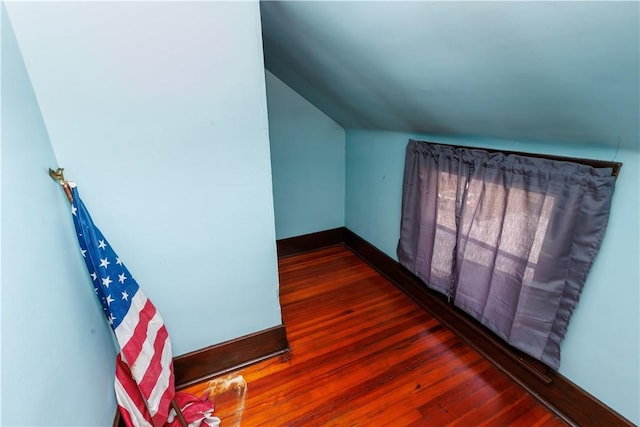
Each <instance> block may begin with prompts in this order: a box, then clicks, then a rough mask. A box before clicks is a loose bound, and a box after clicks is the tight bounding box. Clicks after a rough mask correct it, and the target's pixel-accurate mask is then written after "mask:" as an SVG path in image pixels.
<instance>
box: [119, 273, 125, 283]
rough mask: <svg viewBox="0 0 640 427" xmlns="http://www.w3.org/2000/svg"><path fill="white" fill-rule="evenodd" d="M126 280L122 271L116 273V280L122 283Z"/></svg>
mask: <svg viewBox="0 0 640 427" xmlns="http://www.w3.org/2000/svg"><path fill="white" fill-rule="evenodd" d="M125 280H127V276H125V275H124V273H122V274H118V282H120V283H123V284H124V281H125Z"/></svg>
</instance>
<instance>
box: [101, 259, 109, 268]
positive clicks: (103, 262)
mask: <svg viewBox="0 0 640 427" xmlns="http://www.w3.org/2000/svg"><path fill="white" fill-rule="evenodd" d="M109 264H111V263H110V262H109V258H105V259H102V258H100V267H104V268H109Z"/></svg>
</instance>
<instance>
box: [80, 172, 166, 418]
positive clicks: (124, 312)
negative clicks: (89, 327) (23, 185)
mask: <svg viewBox="0 0 640 427" xmlns="http://www.w3.org/2000/svg"><path fill="white" fill-rule="evenodd" d="M71 187H72V194H73V202H72V205H71V213H72V215H73V223H74V225H75V229H76V234H77V237H78V242H79V243H80V250H81V251H82V257H83V258H84V261H85V263H86V264H87V269H88V270H89V275H90V276H91V280H92V282H93V289H94V291H95V293H96V296H97V298H98V300H99V301H100V304H101V305H102V310H103V311H104V315H105V317H106V318H107V322H109V325H111V328H112V329H113V331H114V333H115V336H116V339H117V341H118V345H119V346H120V352H119V354H118V356H117V357H116V374H115V390H116V400H117V401H118V406H119V407H120V414H121V416H122V418H123V420H124V421H125V423H126V424H127V426H145V427H146V426H162V425H164V424H165V423H166V422H167V418H168V417H169V411H170V405H171V400H172V399H173V397H174V395H175V389H174V377H173V360H172V355H171V342H170V341H169V335H168V333H167V329H166V328H165V326H164V322H163V321H162V318H161V317H160V314H159V313H158V312H157V310H156V308H155V307H154V306H153V304H151V301H150V300H149V299H148V298H147V297H146V295H145V294H144V293H143V292H142V290H141V289H140V287H139V286H138V284H137V283H136V281H135V280H134V279H133V277H132V276H131V273H130V272H129V270H127V268H126V267H125V265H124V264H123V263H122V260H121V259H120V258H119V257H118V255H117V254H116V253H115V251H114V250H113V248H112V247H111V245H109V242H108V241H107V239H105V238H104V235H103V234H102V233H101V232H100V230H98V228H97V227H96V226H95V225H94V224H93V221H92V220H91V216H90V215H89V212H88V211H87V209H86V208H85V206H84V203H82V200H81V199H80V196H79V195H78V189H77V188H76V187H75V185H71Z"/></svg>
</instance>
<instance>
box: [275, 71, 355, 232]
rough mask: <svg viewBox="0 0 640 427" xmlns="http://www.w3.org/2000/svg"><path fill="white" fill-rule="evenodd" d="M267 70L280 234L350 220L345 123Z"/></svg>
mask: <svg viewBox="0 0 640 427" xmlns="http://www.w3.org/2000/svg"><path fill="white" fill-rule="evenodd" d="M265 74H266V81H267V105H268V109H269V137H270V140H271V169H272V177H273V199H274V200H273V203H274V207H275V217H276V237H277V238H278V239H283V238H286V237H292V236H299V235H302V234H307V233H313V232H315V231H322V230H328V229H331V228H336V227H342V226H344V188H345V187H344V174H345V163H344V148H345V147H344V144H345V135H344V129H342V127H341V126H340V125H338V124H337V123H336V122H334V121H333V120H332V119H330V118H329V117H327V116H326V115H325V114H324V113H323V112H321V111H320V110H318V109H317V108H316V107H315V106H313V105H312V104H311V103H309V102H308V101H307V100H306V99H304V98H303V97H301V96H300V95H298V93H296V92H294V91H293V90H292V89H291V88H289V87H288V86H287V85H285V84H284V83H282V82H281V81H280V80H279V79H278V78H277V77H276V76H274V75H273V74H271V73H270V72H269V71H266V70H265Z"/></svg>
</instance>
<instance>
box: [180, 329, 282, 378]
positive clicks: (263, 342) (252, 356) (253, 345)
mask: <svg viewBox="0 0 640 427" xmlns="http://www.w3.org/2000/svg"><path fill="white" fill-rule="evenodd" d="M287 351H289V342H288V341H287V334H286V331H285V327H284V325H278V326H275V327H273V328H269V329H265V330H263V331H259V332H256V333H253V334H250V335H245V336H243V337H240V338H236V339H233V340H230V341H226V342H223V343H220V344H216V345H212V346H210V347H207V348H203V349H201V350H196V351H193V352H191V353H187V354H183V355H182V356H178V357H175V358H174V359H173V369H174V372H175V376H176V380H175V383H176V389H177V390H180V389H183V388H186V387H189V386H191V385H193V384H196V383H199V382H202V381H206V380H208V379H210V378H213V377H216V376H218V375H222V374H224V373H227V372H230V371H234V370H237V369H240V368H243V367H245V366H248V365H251V364H253V363H257V362H260V361H262V360H264V359H268V358H270V357H273V356H277V355H278V354H282V353H285V352H287Z"/></svg>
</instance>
